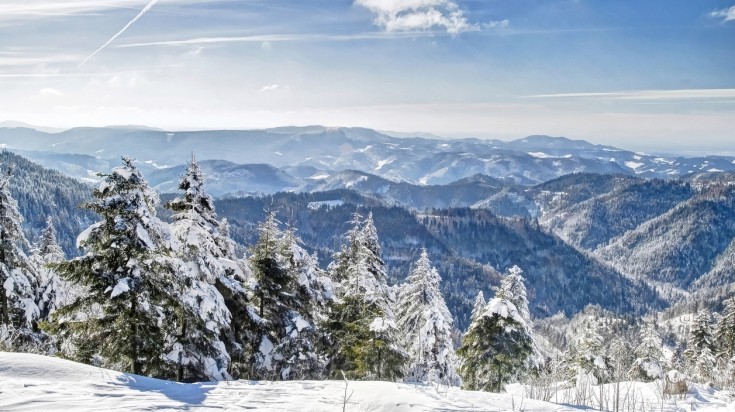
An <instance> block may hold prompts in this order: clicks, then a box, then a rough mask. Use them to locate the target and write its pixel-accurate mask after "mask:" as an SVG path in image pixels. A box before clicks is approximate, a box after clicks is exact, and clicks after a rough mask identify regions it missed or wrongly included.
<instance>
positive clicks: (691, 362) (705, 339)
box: [684, 310, 716, 382]
mask: <svg viewBox="0 0 735 412" xmlns="http://www.w3.org/2000/svg"><path fill="white" fill-rule="evenodd" d="M712 349H713V342H712V323H711V314H710V313H709V312H708V311H707V310H703V311H701V312H700V313H699V314H698V315H697V317H696V318H695V319H694V323H693V324H692V326H691V329H690V331H689V339H688V341H687V348H686V350H685V351H684V358H685V360H686V367H687V369H688V371H689V374H690V376H692V377H693V378H694V379H697V380H699V381H700V382H708V381H710V380H711V379H712V377H713V376H712V371H713V369H714V367H715V365H716V359H715V355H714V352H713V350H712Z"/></svg>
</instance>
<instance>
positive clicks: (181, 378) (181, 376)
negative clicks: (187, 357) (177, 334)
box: [176, 314, 186, 382]
mask: <svg viewBox="0 0 735 412" xmlns="http://www.w3.org/2000/svg"><path fill="white" fill-rule="evenodd" d="M181 317H182V319H181V338H182V340H183V338H184V337H185V336H186V319H185V318H184V315H183V314H182V315H181ZM181 349H182V350H181V351H179V370H178V371H177V372H176V380H177V381H178V382H183V381H184V362H183V357H184V355H183V349H184V348H183V347H182V348H181Z"/></svg>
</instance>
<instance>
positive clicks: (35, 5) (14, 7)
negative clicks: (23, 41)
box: [0, 0, 216, 20]
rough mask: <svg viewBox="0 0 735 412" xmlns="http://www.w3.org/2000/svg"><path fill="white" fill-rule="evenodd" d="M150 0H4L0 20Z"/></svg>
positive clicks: (76, 12) (198, 0)
mask: <svg viewBox="0 0 735 412" xmlns="http://www.w3.org/2000/svg"><path fill="white" fill-rule="evenodd" d="M149 1H150V0H105V1H100V0H3V1H2V11H1V12H0V20H14V19H29V18H47V17H55V16H71V15H80V14H88V13H95V12H98V11H102V10H110V9H116V8H133V9H138V8H140V7H142V6H145V5H146V4H147V3H148V2H149ZM211 1H216V0H167V1H166V3H168V4H171V3H174V4H187V3H188V4H198V3H202V2H211Z"/></svg>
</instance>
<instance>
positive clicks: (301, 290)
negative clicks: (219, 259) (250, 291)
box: [250, 212, 325, 379]
mask: <svg viewBox="0 0 735 412" xmlns="http://www.w3.org/2000/svg"><path fill="white" fill-rule="evenodd" d="M258 232H259V235H260V236H259V239H258V243H257V244H256V245H255V246H254V247H253V248H252V252H251V256H250V263H251V267H252V270H253V277H254V282H255V286H254V296H253V302H254V304H255V307H256V308H257V311H258V316H259V318H261V319H262V320H263V322H262V324H261V325H260V326H259V327H258V328H256V332H255V333H254V335H255V340H254V342H253V343H254V344H256V345H257V347H255V348H254V351H255V361H254V364H253V368H252V370H253V371H252V374H253V376H254V377H258V378H275V379H305V378H318V377H320V376H321V375H322V373H323V366H324V363H325V362H324V359H323V358H322V357H321V356H320V355H318V354H317V350H316V344H317V341H318V340H319V333H318V326H317V324H316V320H315V312H316V310H317V306H318V305H319V301H320V300H322V299H323V298H322V296H323V295H322V288H321V286H320V279H319V278H320V277H321V276H320V275H319V270H318V267H317V266H316V262H315V261H314V260H313V259H311V257H310V256H309V255H308V254H307V253H306V251H304V250H303V249H302V248H301V247H300V246H299V242H300V241H299V239H298V238H297V237H296V235H295V233H294V232H292V231H287V232H286V233H283V232H282V231H281V230H280V229H279V227H278V221H277V220H276V217H275V213H273V212H271V213H269V214H268V216H267V217H266V219H265V221H263V222H262V223H261V224H260V226H259V228H258Z"/></svg>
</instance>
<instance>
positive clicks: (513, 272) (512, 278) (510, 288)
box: [500, 265, 532, 329]
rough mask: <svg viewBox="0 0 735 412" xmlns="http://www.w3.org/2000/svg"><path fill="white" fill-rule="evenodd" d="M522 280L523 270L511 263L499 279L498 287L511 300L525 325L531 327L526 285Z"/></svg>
mask: <svg viewBox="0 0 735 412" xmlns="http://www.w3.org/2000/svg"><path fill="white" fill-rule="evenodd" d="M523 282H524V278H523V270H522V269H521V268H519V267H518V266H517V265H513V266H512V267H510V268H509V269H508V271H507V272H506V274H505V276H504V277H503V279H502V280H501V281H500V289H501V290H502V291H503V293H504V294H505V298H506V299H508V300H509V301H511V302H513V305H515V307H516V309H517V310H518V313H519V314H520V315H521V318H523V320H524V321H525V322H526V325H528V326H529V329H531V328H532V323H531V312H530V310H529V309H528V297H527V292H526V285H525V284H524V283H523Z"/></svg>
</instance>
